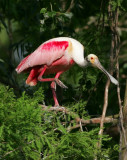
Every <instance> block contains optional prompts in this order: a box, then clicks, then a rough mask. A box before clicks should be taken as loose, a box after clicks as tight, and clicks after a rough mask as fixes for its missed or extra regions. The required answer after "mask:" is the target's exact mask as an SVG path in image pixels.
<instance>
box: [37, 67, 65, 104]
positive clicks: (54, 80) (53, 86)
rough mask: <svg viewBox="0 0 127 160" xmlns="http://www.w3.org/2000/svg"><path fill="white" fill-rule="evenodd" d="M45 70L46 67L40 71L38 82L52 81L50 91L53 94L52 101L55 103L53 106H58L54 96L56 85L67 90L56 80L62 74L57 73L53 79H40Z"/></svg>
mask: <svg viewBox="0 0 127 160" xmlns="http://www.w3.org/2000/svg"><path fill="white" fill-rule="evenodd" d="M45 70H46V67H44V68H43V70H42V71H41V73H40V75H39V76H38V80H39V81H41V82H49V81H52V83H51V89H52V94H53V99H54V102H55V106H59V103H58V100H57V96H56V92H55V91H56V83H57V84H58V85H59V86H60V87H62V88H67V87H66V86H65V85H64V84H63V83H62V82H61V81H60V80H59V79H58V78H59V76H60V75H61V74H62V73H63V72H58V73H57V74H56V76H55V78H45V79H44V78H42V75H43V74H44V72H45Z"/></svg>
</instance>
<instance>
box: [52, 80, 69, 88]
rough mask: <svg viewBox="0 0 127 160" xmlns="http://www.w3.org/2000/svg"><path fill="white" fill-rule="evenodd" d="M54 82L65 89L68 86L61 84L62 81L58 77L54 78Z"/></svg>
mask: <svg viewBox="0 0 127 160" xmlns="http://www.w3.org/2000/svg"><path fill="white" fill-rule="evenodd" d="M55 82H56V83H57V84H58V85H59V86H60V87H61V88H65V89H67V88H68V87H67V86H66V85H65V84H63V82H61V81H60V80H59V79H58V78H55Z"/></svg>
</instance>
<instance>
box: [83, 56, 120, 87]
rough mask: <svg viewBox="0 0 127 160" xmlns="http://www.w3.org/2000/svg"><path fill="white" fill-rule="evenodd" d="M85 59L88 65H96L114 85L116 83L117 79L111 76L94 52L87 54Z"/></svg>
mask: <svg viewBox="0 0 127 160" xmlns="http://www.w3.org/2000/svg"><path fill="white" fill-rule="evenodd" d="M86 61H87V64H88V65H91V66H93V67H97V68H99V69H100V70H101V71H102V72H104V73H105V74H106V76H107V77H108V78H109V79H110V80H111V82H112V83H114V84H115V85H118V81H117V80H116V79H115V78H114V77H112V76H111V75H110V74H109V73H108V72H107V71H106V70H105V69H104V67H103V66H102V65H101V63H100V61H99V59H98V57H97V56H96V55H94V54H89V55H88V56H87V57H86Z"/></svg>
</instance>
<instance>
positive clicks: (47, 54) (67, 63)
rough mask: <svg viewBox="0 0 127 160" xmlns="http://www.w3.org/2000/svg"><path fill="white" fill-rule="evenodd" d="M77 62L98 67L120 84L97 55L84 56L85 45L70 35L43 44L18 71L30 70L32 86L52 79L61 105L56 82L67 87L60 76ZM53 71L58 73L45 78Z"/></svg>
mask: <svg viewBox="0 0 127 160" xmlns="http://www.w3.org/2000/svg"><path fill="white" fill-rule="evenodd" d="M75 63H76V64H78V65H79V66H80V67H86V66H88V65H91V66H95V67H98V68H99V69H100V70H102V71H103V72H104V73H105V74H106V75H107V77H108V78H109V79H110V80H111V82H112V83H114V84H115V85H118V81H117V80H116V79H115V78H114V77H112V76H111V75H110V74H109V73H108V72H107V71H106V70H105V69H104V68H103V66H102V65H101V63H100V62H99V60H98V57H97V56H96V55H94V54H89V55H88V56H87V57H86V58H84V47H83V45H82V44H81V43H80V42H78V41H77V40H75V39H73V38H68V37H59V38H53V39H51V40H48V41H46V42H45V43H43V44H41V45H40V46H39V47H38V48H37V49H36V50H35V51H34V52H33V53H31V54H30V55H28V56H27V57H26V58H24V59H23V60H22V61H21V62H20V64H19V65H18V67H17V68H16V71H17V73H21V72H26V71H28V72H30V74H29V76H28V78H27V80H26V84H28V85H30V86H35V85H36V84H37V82H38V81H40V82H47V81H51V89H52V93H53V99H54V102H55V106H59V103H58V100H57V96H56V93H55V90H56V83H57V84H58V85H59V86H61V87H62V88H67V87H66V86H65V85H64V84H63V83H62V82H61V81H60V80H59V79H58V78H59V76H60V75H61V74H62V73H63V72H65V71H67V70H68V69H69V68H70V67H72V66H73V65H74V64H75ZM52 73H56V75H55V77H54V78H45V79H44V78H43V75H49V74H52Z"/></svg>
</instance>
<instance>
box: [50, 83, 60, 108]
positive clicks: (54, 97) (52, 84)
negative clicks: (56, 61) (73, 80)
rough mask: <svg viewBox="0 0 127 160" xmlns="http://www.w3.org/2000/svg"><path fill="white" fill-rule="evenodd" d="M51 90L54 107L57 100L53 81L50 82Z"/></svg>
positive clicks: (56, 105) (56, 104) (57, 103)
mask: <svg viewBox="0 0 127 160" xmlns="http://www.w3.org/2000/svg"><path fill="white" fill-rule="evenodd" d="M51 90H52V94H53V99H54V102H55V105H54V106H55V107H58V106H59V102H58V100H57V96H56V92H55V91H56V83H55V82H54V81H53V82H52V83H51Z"/></svg>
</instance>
